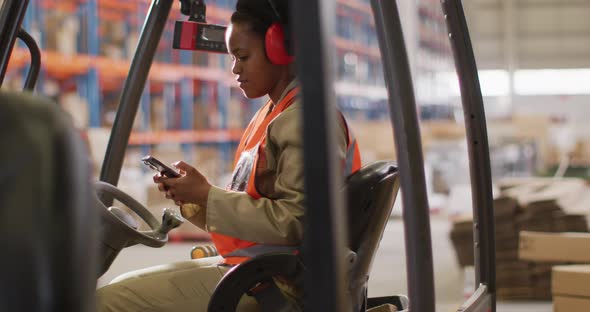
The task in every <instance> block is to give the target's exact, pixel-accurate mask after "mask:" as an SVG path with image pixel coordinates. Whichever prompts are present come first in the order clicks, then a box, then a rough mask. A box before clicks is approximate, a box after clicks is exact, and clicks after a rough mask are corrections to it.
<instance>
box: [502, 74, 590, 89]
mask: <svg viewBox="0 0 590 312" xmlns="http://www.w3.org/2000/svg"><path fill="white" fill-rule="evenodd" d="M589 81H590V69H540V70H519V71H516V73H515V74H514V89H515V92H516V94H519V95H575V94H590V83H589Z"/></svg>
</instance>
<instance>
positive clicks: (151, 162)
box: [141, 155, 180, 178]
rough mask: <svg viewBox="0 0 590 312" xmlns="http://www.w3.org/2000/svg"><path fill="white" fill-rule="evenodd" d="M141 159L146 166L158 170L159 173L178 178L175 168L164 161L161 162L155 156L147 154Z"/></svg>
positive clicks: (178, 174)
mask: <svg viewBox="0 0 590 312" xmlns="http://www.w3.org/2000/svg"><path fill="white" fill-rule="evenodd" d="M141 161H142V162H143V163H144V164H145V165H146V166H148V167H150V168H151V169H153V170H156V171H158V172H160V173H161V174H163V175H164V176H166V177H168V178H179V177H180V173H178V172H177V171H176V170H174V169H172V168H170V167H168V166H166V165H164V163H162V162H161V161H159V160H158V159H157V158H155V157H154V156H152V155H148V156H145V157H143V158H142V159H141Z"/></svg>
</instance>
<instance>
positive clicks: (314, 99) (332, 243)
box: [290, 0, 352, 312]
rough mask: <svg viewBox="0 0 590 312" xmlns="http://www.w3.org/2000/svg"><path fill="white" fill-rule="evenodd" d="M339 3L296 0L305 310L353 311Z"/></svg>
mask: <svg viewBox="0 0 590 312" xmlns="http://www.w3.org/2000/svg"><path fill="white" fill-rule="evenodd" d="M333 6H334V1H326V0H323V1H322V0H298V1H292V2H291V10H290V11H291V12H290V14H291V16H292V18H291V19H290V20H291V27H292V29H293V34H294V38H295V42H296V43H297V44H296V45H295V48H296V51H295V55H297V62H296V67H297V73H298V78H299V81H300V83H301V98H302V104H303V116H302V118H303V125H305V126H304V127H303V142H304V146H305V148H304V150H303V154H304V177H305V178H304V179H305V194H306V195H305V196H306V198H305V199H306V221H307V222H306V225H305V226H306V229H305V237H304V244H303V258H304V263H305V265H306V268H307V269H306V271H305V282H304V283H305V284H304V287H305V290H306V297H305V307H306V311H307V310H309V311H332V312H340V311H343V312H345V311H350V308H351V305H352V302H350V300H347V299H346V298H345V295H344V294H345V292H344V285H345V278H344V274H345V272H344V270H343V268H344V263H343V259H344V256H343V255H344V242H345V241H346V233H347V231H346V226H347V223H346V220H345V218H346V214H345V213H344V212H345V211H346V206H345V205H346V201H344V200H343V198H342V195H341V194H340V192H339V189H340V188H341V186H342V183H343V180H342V176H341V174H340V172H339V166H340V162H339V161H338V160H337V155H336V153H335V150H336V149H335V143H334V142H335V138H336V131H337V130H336V129H337V127H338V126H337V125H338V124H337V120H336V117H337V113H336V109H335V107H336V105H335V99H334V97H335V96H334V91H333V87H332V86H333V70H332V69H333V67H334V64H333V63H332V61H333V60H334V58H333V57H331V54H330V53H331V51H332V48H331V43H330V41H329V40H328V39H329V38H332V35H333V33H334V30H333V28H334V18H333V14H331V13H333V12H334V10H333V9H334V7H333Z"/></svg>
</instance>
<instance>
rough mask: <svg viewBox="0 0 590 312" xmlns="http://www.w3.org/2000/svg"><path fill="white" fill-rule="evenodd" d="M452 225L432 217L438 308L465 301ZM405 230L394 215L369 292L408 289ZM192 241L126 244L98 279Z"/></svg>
mask: <svg viewBox="0 0 590 312" xmlns="http://www.w3.org/2000/svg"><path fill="white" fill-rule="evenodd" d="M449 226H450V224H449V222H448V221H447V220H446V218H443V217H433V219H432V221H431V229H432V237H433V255H434V271H435V292H436V303H437V304H436V306H437V311H456V310H457V308H458V307H459V306H460V305H461V303H462V302H463V301H464V299H463V287H464V285H465V280H466V278H465V276H464V274H463V271H462V270H461V269H460V268H459V267H458V265H457V262H456V260H455V254H454V250H453V246H452V245H451V242H450V240H449V238H448V237H449V235H448V233H449ZM403 234H404V232H403V224H402V222H401V220H399V219H391V220H390V221H389V224H388V225H387V228H386V230H385V234H384V236H383V241H382V242H381V247H380V249H379V251H378V252H377V257H376V259H375V262H374V264H373V270H372V273H371V279H370V281H369V296H371V297H375V296H387V295H391V294H406V293H407V290H406V272H405V265H406V259H405V252H404V237H403ZM193 245H194V244H190V243H172V244H168V245H167V246H165V247H163V248H159V249H154V248H149V247H145V246H134V247H130V248H127V249H125V250H123V252H122V253H121V254H120V255H119V257H118V258H117V259H116V260H115V262H114V263H113V265H112V266H111V268H110V270H109V271H108V272H107V273H106V274H105V275H104V276H103V277H102V278H101V279H100V280H99V286H101V285H104V284H105V283H108V281H110V280H111V279H112V278H114V277H115V276H117V275H119V274H121V273H124V272H127V271H130V270H134V269H140V268H145V267H149V266H152V265H157V264H163V263H169V262H173V261H183V260H187V259H189V251H190V248H191V247H192V246H193ZM497 311H499V312H551V311H552V305H551V303H550V302H499V303H498V306H497Z"/></svg>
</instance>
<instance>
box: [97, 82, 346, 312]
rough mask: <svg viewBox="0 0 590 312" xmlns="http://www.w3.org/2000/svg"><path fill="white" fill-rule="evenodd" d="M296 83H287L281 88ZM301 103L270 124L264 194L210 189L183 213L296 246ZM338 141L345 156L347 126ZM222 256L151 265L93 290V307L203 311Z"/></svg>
mask: <svg viewBox="0 0 590 312" xmlns="http://www.w3.org/2000/svg"><path fill="white" fill-rule="evenodd" d="M295 86H296V82H295V81H294V82H292V83H291V84H290V85H289V86H288V87H287V89H286V90H285V92H283V95H282V96H281V98H282V97H284V96H285V95H286V93H287V92H288V91H289V90H291V89H292V88H294V87H295ZM301 109H302V106H301V103H300V101H299V100H296V101H295V102H294V103H293V104H291V106H289V107H288V108H287V109H286V110H285V111H283V112H282V113H281V114H280V115H279V116H278V117H277V118H276V119H275V120H274V121H273V122H271V123H270V124H269V126H268V129H267V140H266V145H265V156H266V170H265V171H264V172H263V174H262V175H261V176H260V177H259V176H258V175H257V182H256V184H257V189H258V190H259V192H260V193H261V194H263V196H264V197H262V198H260V199H257V200H255V199H253V198H252V197H250V195H248V194H247V193H245V192H231V191H226V190H224V189H222V188H218V187H212V188H211V190H210V191H209V198H208V202H207V209H206V210H203V209H198V207H195V205H185V206H183V207H182V209H181V212H182V214H183V215H184V216H185V217H186V218H187V219H188V220H189V221H190V222H192V223H193V224H195V225H196V226H198V227H200V228H204V229H206V230H207V231H209V232H216V233H220V234H223V235H229V236H233V237H238V238H240V239H243V240H248V241H254V242H258V243H263V244H278V245H299V244H301V242H302V240H303V224H302V218H303V214H304V208H303V199H304V195H303V192H304V189H303V154H302V153H303V145H302V143H303V142H302V134H303V129H302V125H301V114H302V112H301ZM341 129H342V131H340V133H341V135H339V138H338V140H337V146H338V151H339V154H340V157H341V159H345V155H346V142H347V137H346V130H345V129H344V127H342V128H341ZM220 261H221V258H220V257H213V258H205V259H198V260H190V261H185V262H180V263H172V264H169V265H162V266H156V267H152V268H147V269H144V270H139V271H134V272H130V273H127V274H124V275H122V276H120V277H118V278H116V279H115V280H113V281H112V282H111V283H110V284H109V285H107V286H105V287H103V288H100V289H98V291H97V296H98V298H97V301H98V304H99V309H98V311H100V312H103V311H128V312H132V311H143V312H147V311H174V312H183V311H187V312H188V311H191V312H198V311H206V310H207V304H208V302H209V299H210V297H211V294H212V292H213V290H214V289H215V286H216V285H217V282H218V281H219V280H220V279H221V277H222V276H223V275H224V274H225V273H226V272H227V270H229V269H230V267H227V266H220V265H218V264H219V263H220ZM256 307H257V305H256V302H255V301H254V299H253V298H250V297H247V296H244V297H243V298H242V301H241V302H240V305H239V306H238V311H256V310H257V309H256Z"/></svg>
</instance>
